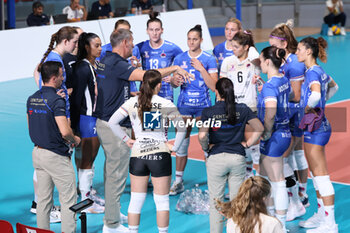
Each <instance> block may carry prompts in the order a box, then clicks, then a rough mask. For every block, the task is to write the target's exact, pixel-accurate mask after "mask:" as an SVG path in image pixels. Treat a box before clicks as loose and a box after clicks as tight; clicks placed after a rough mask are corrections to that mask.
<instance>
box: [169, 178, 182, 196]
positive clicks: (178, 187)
mask: <svg viewBox="0 0 350 233" xmlns="http://www.w3.org/2000/svg"><path fill="white" fill-rule="evenodd" d="M184 190H185V187H184V182H183V181H181V182H180V183H176V181H174V182H173V185H172V186H171V188H170V192H169V195H171V196H173V195H177V194H179V193H182V192H183V191H184Z"/></svg>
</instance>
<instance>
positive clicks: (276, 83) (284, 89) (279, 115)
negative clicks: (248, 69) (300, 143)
mask: <svg viewBox="0 0 350 233" xmlns="http://www.w3.org/2000/svg"><path fill="white" fill-rule="evenodd" d="M289 93H290V84H289V81H288V79H287V78H286V77H272V78H271V79H269V80H268V81H267V82H266V83H265V84H264V86H263V89H262V90H261V93H260V95H259V100H258V117H259V120H260V121H261V122H262V123H264V119H265V101H268V100H274V101H276V102H277V111H276V116H275V123H274V128H273V129H274V130H278V129H283V128H288V123H289V111H288V98H289Z"/></svg>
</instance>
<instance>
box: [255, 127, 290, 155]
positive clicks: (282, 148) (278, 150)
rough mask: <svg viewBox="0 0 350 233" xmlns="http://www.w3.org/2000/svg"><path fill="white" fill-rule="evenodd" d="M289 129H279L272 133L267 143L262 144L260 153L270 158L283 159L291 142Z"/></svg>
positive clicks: (262, 142)
mask: <svg viewBox="0 0 350 233" xmlns="http://www.w3.org/2000/svg"><path fill="white" fill-rule="evenodd" d="M291 137H292V135H291V133H290V130H289V129H278V130H276V131H275V132H273V133H272V135H271V138H270V139H269V140H267V141H261V142H260V153H261V154H263V155H267V156H270V157H281V156H282V155H283V153H284V152H286V150H287V149H288V147H289V145H290V142H291Z"/></svg>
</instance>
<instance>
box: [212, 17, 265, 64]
mask: <svg viewBox="0 0 350 233" xmlns="http://www.w3.org/2000/svg"><path fill="white" fill-rule="evenodd" d="M240 31H243V29H242V23H241V21H239V19H236V18H230V19H229V20H228V21H227V22H226V25H225V38H226V40H225V41H224V42H222V43H220V44H218V45H217V46H215V48H214V50H213V54H214V55H215V57H216V59H217V60H218V63H219V64H218V65H219V66H218V67H219V70H220V67H221V64H222V62H223V61H224V59H225V58H226V57H229V56H232V55H233V54H234V51H233V45H232V40H233V37H234V36H235V35H236V33H237V32H240ZM248 57H249V59H250V60H251V61H253V60H255V59H259V53H258V51H257V50H256V48H255V46H252V47H249V51H248Z"/></svg>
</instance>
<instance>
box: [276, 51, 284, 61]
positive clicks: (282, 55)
mask: <svg viewBox="0 0 350 233" xmlns="http://www.w3.org/2000/svg"><path fill="white" fill-rule="evenodd" d="M276 55H277V58H278V59H283V58H284V56H286V50H284V49H277V54H276Z"/></svg>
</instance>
